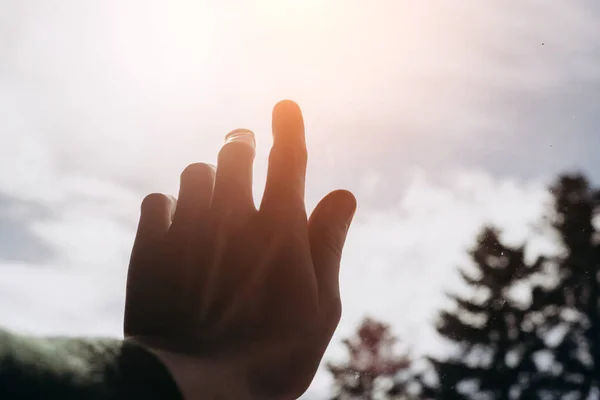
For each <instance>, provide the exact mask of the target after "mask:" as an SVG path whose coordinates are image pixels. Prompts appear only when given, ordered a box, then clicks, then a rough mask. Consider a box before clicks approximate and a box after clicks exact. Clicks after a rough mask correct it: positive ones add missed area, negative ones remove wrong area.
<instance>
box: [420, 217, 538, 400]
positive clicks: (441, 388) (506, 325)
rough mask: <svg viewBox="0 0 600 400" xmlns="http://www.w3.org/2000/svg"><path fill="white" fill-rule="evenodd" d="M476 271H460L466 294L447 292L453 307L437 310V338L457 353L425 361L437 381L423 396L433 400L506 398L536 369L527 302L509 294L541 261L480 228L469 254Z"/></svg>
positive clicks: (526, 284) (526, 280) (528, 285)
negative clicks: (468, 291)
mask: <svg viewBox="0 0 600 400" xmlns="http://www.w3.org/2000/svg"><path fill="white" fill-rule="evenodd" d="M470 256H471V259H472V261H473V264H474V265H475V267H476V271H475V273H471V272H468V271H466V270H465V269H460V274H461V276H462V279H463V280H464V282H465V283H466V284H467V285H468V286H469V287H470V288H471V295H470V296H458V295H452V294H449V295H448V296H449V298H450V299H451V300H452V302H453V304H454V305H455V309H454V310H451V311H442V312H441V313H440V315H439V319H438V321H437V326H436V329H437V331H438V332H439V334H440V335H441V336H442V337H444V338H445V339H447V340H448V341H449V342H450V343H451V344H453V345H454V346H453V347H454V348H455V351H456V354H454V355H453V356H451V357H449V358H447V359H444V360H438V359H430V362H431V363H432V365H433V368H434V370H435V372H436V375H437V377H438V381H439V382H438V384H437V385H435V386H431V385H425V384H423V386H424V390H423V396H424V397H425V398H438V399H450V400H453V399H511V398H517V397H519V396H520V394H521V392H522V391H523V390H524V389H523V388H527V387H528V385H529V383H530V382H531V377H532V376H535V374H536V371H537V367H536V364H535V362H534V354H536V353H537V352H538V351H540V350H543V349H544V347H545V346H544V341H543V339H542V338H540V336H539V331H538V330H537V329H536V324H535V322H534V320H535V318H532V311H534V310H533V308H532V304H527V302H526V301H522V300H520V299H516V298H515V296H514V295H511V294H510V290H511V289H513V288H515V286H516V285H524V286H523V287H525V288H529V289H528V290H529V291H531V290H532V289H531V287H532V284H531V280H530V278H531V277H532V276H533V275H534V274H538V273H541V272H542V271H543V267H544V259H543V258H542V257H539V258H538V259H537V260H535V262H533V263H527V262H526V260H525V254H524V247H516V248H513V247H510V246H506V245H504V244H503V243H502V242H501V241H500V238H499V232H498V231H497V230H495V229H493V228H489V227H488V228H485V229H484V230H483V231H482V232H481V233H480V235H479V237H478V239H477V243H476V246H475V248H474V249H473V250H472V251H471V252H470Z"/></svg>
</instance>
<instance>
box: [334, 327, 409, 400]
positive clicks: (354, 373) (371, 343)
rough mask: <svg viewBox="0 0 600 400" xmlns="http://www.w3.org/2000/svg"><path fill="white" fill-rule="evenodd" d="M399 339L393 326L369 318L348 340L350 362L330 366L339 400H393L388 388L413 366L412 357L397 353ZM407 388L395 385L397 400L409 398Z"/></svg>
mask: <svg viewBox="0 0 600 400" xmlns="http://www.w3.org/2000/svg"><path fill="white" fill-rule="evenodd" d="M396 342H397V338H396V337H394V336H393V335H392V333H391V328H390V326H389V325H387V324H384V323H382V322H379V321H375V320H373V319H370V318H366V319H365V320H364V321H363V322H362V324H361V325H360V327H359V328H358V330H357V332H356V334H355V335H354V337H352V338H350V339H346V340H344V345H345V346H346V348H347V350H348V353H349V359H348V361H347V362H346V363H344V364H340V365H335V364H331V363H330V364H328V365H327V368H328V369H329V371H330V372H331V374H332V375H333V378H334V381H335V386H336V388H337V391H338V395H337V396H336V397H335V399H336V400H354V399H360V400H374V399H379V398H386V399H387V398H391V396H390V395H386V392H387V390H389V388H388V389H387V390H386V388H385V386H386V384H387V385H388V386H391V385H393V380H394V378H395V377H396V376H397V375H398V374H399V373H401V372H403V371H408V370H409V369H410V366H411V361H410V357H409V356H408V354H406V353H404V354H396V352H395V351H394V345H395V344H396ZM405 389H406V388H405V387H401V386H398V385H395V386H393V395H394V398H403V397H402V396H405V395H407V393H406V390H405Z"/></svg>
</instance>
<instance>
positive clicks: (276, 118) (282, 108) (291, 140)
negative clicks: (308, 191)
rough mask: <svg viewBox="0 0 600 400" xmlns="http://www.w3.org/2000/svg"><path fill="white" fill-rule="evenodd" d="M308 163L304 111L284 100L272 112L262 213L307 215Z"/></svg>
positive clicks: (291, 102)
mask: <svg viewBox="0 0 600 400" xmlns="http://www.w3.org/2000/svg"><path fill="white" fill-rule="evenodd" d="M306 162H307V151H306V140H305V135H304V120H303V118H302V111H300V107H298V105H297V104H296V103H294V102H293V101H290V100H283V101H281V102H279V103H277V105H276V106H275V108H274V109H273V147H272V148H271V154H270V155H269V169H268V173H267V182H266V186H265V193H264V196H263V200H262V203H261V210H262V209H270V210H272V211H273V210H280V211H284V212H289V211H292V210H293V209H294V208H296V209H298V208H300V209H301V210H302V211H304V186H305V177H306ZM290 207H292V209H290Z"/></svg>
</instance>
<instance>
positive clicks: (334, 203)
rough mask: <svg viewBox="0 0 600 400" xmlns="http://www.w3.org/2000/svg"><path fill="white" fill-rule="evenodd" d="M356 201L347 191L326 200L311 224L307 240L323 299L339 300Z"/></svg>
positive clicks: (337, 193) (314, 213) (310, 219)
mask: <svg viewBox="0 0 600 400" xmlns="http://www.w3.org/2000/svg"><path fill="white" fill-rule="evenodd" d="M355 211H356V198H355V197H354V195H353V194H352V193H350V192H349V191H347V190H336V191H333V192H331V193H329V194H328V195H327V196H325V197H324V198H323V199H322V200H321V201H320V202H319V204H317V206H316V207H315V209H314V211H313V212H312V214H311V216H310V218H309V220H308V238H309V243H310V250H311V255H312V259H313V264H314V267H315V275H316V277H317V283H318V286H319V294H320V296H326V297H329V296H332V295H333V296H335V297H336V298H339V282H338V275H339V268H340V261H341V258H342V249H343V247H344V243H345V241H346V234H347V233H348V228H349V227H350V223H351V222H352V218H353V217H354V212H355Z"/></svg>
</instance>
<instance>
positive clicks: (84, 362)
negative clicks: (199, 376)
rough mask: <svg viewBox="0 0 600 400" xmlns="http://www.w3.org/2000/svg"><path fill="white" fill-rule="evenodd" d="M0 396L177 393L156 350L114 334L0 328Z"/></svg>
mask: <svg viewBox="0 0 600 400" xmlns="http://www.w3.org/2000/svg"><path fill="white" fill-rule="evenodd" d="M0 398H3V399H4V398H6V399H9V398H10V399H41V398H44V399H61V400H62V399H65V400H68V399H98V400H104V399H131V398H143V399H149V400H150V399H157V400H158V399H173V400H176V399H181V398H182V396H181V394H180V393H179V390H178V388H177V385H176V383H175V382H174V380H173V379H172V378H171V375H170V373H169V371H168V370H167V368H166V367H165V366H164V365H163V364H162V363H161V362H160V361H159V360H158V359H157V358H156V356H155V355H153V354H152V353H150V352H148V351H147V350H145V349H144V348H143V347H141V346H139V345H137V344H135V343H131V342H128V341H121V340H115V339H73V338H30V337H23V336H17V335H13V334H10V333H7V332H4V331H1V330H0Z"/></svg>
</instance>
